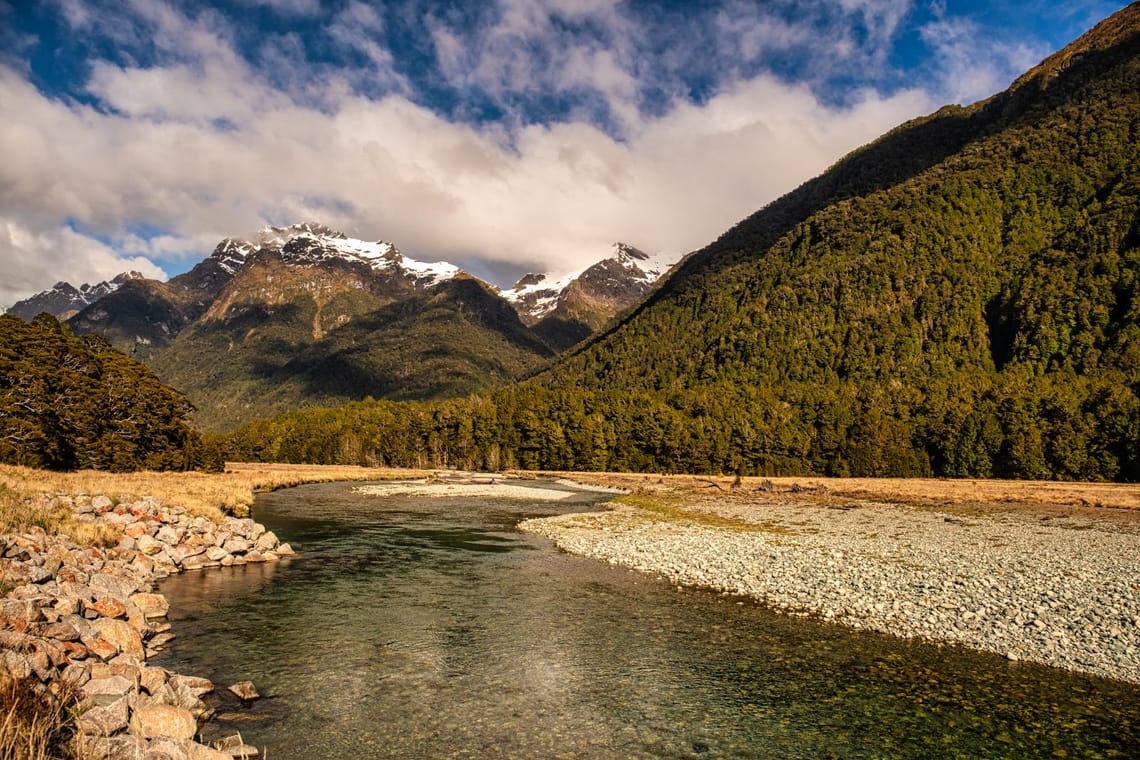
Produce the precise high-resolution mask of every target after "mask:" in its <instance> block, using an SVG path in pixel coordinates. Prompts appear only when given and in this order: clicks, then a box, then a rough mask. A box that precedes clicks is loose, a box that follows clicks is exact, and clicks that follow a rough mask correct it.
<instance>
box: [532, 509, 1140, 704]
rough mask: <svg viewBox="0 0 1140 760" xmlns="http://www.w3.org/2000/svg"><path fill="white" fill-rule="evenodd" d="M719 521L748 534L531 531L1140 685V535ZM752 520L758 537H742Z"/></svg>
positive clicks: (896, 523) (763, 518) (902, 520)
mask: <svg viewBox="0 0 1140 760" xmlns="http://www.w3.org/2000/svg"><path fill="white" fill-rule="evenodd" d="M716 511H717V513H718V514H719V515H720V517H722V518H725V517H727V518H728V519H730V520H734V521H736V524H735V525H733V526H730V527H721V526H719V525H716V524H707V522H702V521H687V520H680V521H678V520H675V519H671V520H662V519H660V518H658V517H657V516H656V515H654V514H653V513H650V512H645V511H641V510H636V509H631V508H629V507H619V508H617V509H616V510H614V511H610V512H601V513H590V514H580V515H563V516H559V517H551V518H544V519H537V520H528V521H526V522H524V523H523V524H522V525H521V527H522V528H524V529H525V530H529V531H532V532H534V533H538V534H541V535H544V536H547V537H549V538H550V539H552V540H553V541H554V542H555V544H556V545H557V546H559V547H560V548H562V549H564V550H566V551H570V552H573V553H575V554H581V555H585V556H588V557H594V558H597V559H603V560H606V561H607V562H610V563H613V564H617V565H623V566H626V567H631V568H634V569H637V570H641V571H644V572H647V573H653V574H657V575H660V576H663V577H665V578H667V579H669V580H670V581H672V582H673V583H676V584H678V585H692V586H702V587H707V588H712V589H716V590H720V591H726V592H732V593H738V594H746V595H748V596H751V597H755V598H756V599H759V600H761V601H763V602H764V603H766V604H769V605H771V606H772V607H774V608H777V609H780V610H783V611H785V612H788V613H791V614H808V615H814V616H818V617H820V618H822V619H824V620H830V621H835V622H838V623H842V624H844V625H848V626H851V627H853V628H860V629H867V630H873V631H879V632H883V633H888V634H892V635H896V636H902V637H922V638H926V639H930V640H933V641H941V642H950V643H954V644H962V645H966V646H970V647H974V648H976V649H981V650H987V651H991V652H997V653H1000V654H1002V655H1005V656H1008V657H1010V658H1011V659H1021V660H1031V661H1035V662H1040V663H1044V664H1047V665H1053V666H1057V667H1062V668H1067V669H1071V670H1077V671H1083V672H1087V673H1092V674H1096V675H1100V676H1106V677H1111V678H1118V679H1122V680H1127V681H1130V682H1133V683H1140V534H1138V532H1137V529H1136V526H1135V525H1128V524H1123V523H1120V524H1116V523H1111V522H1107V521H1093V520H1088V519H1080V518H1066V517H1047V516H1041V515H1028V514H1019V513H1013V512H1001V513H993V514H988V513H978V514H969V513H962V512H961V511H959V512H958V513H957V514H955V513H948V512H940V511H936V510H933V509H921V508H910V507H905V506H899V505H893V504H892V505H887V504H877V503H872V502H860V503H859V504H858V506H852V505H850V504H847V505H843V507H842V508H838V507H837V506H836V505H831V506H829V505H826V504H817V503H810V502H808V503H795V502H788V503H779V504H770V505H768V504H765V505H761V506H757V505H755V504H753V505H749V506H735V505H732V504H727V505H725V506H723V508H718V509H717V510H716ZM744 521H748V522H750V523H752V524H753V527H752V528H751V529H743V530H741V529H739V528H740V527H741V526H742V525H743V522H744ZM722 522H723V521H722Z"/></svg>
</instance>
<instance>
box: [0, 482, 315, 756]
mask: <svg viewBox="0 0 1140 760" xmlns="http://www.w3.org/2000/svg"><path fill="white" fill-rule="evenodd" d="M61 505H63V506H67V507H69V508H71V509H72V510H73V511H74V512H75V514H76V517H77V519H78V520H79V521H81V522H83V523H89V524H90V525H91V526H92V530H91V535H93V536H100V537H102V538H103V539H105V540H103V541H102V543H103V544H111V545H109V546H108V545H81V544H77V543H75V542H74V541H73V540H71V539H69V538H67V537H66V536H62V535H56V534H49V533H46V532H45V531H43V530H42V529H38V528H36V529H31V530H28V531H26V532H23V533H19V534H7V535H0V577H2V579H3V582H4V584H5V586H6V587H8V588H9V589H10V590H9V591H8V593H7V594H6V595H5V596H4V597H3V598H0V671H6V672H7V674H8V675H9V676H10V677H13V678H16V679H26V680H27V681H29V682H31V683H33V684H34V687H33V688H35V689H36V690H37V691H40V692H42V693H44V694H45V695H49V698H51V699H64V700H67V699H71V700H74V701H75V702H76V707H77V708H78V709H77V712H78V718H77V719H76V722H75V726H76V730H77V731H78V733H79V735H80V736H79V740H78V741H79V742H80V744H81V746H82V751H83V752H84V753H85V754H84V756H85V757H86V756H90V757H97V758H120V757H123V758H126V757H131V758H133V757H142V756H144V755H146V756H152V755H154V753H156V752H157V753H164V755H163V756H169V757H171V758H190V759H196V758H203V759H209V758H230V757H236V756H242V757H245V756H253V755H252V754H250V753H251V751H254V752H255V750H252V748H250V747H246V746H244V745H243V744H242V743H241V742H240V740H239V741H236V742H228V743H227V742H220V743H219V746H222V749H215V748H210V747H206V746H204V745H202V744H198V743H196V742H195V741H194V738H195V737H196V736H197V735H198V730H199V728H200V727H201V725H202V724H203V723H204V722H205V721H207V720H209V719H210V717H211V716H212V714H213V710H212V709H211V708H210V707H209V706H208V705H207V704H206V703H205V702H204V701H203V699H202V698H203V697H204V696H205V695H207V694H209V693H211V692H213V690H214V685H213V684H212V683H211V682H210V681H209V680H207V679H205V678H196V677H192V676H186V675H180V674H177V673H171V672H169V671H167V670H165V669H163V668H157V667H151V666H149V665H147V659H148V658H149V657H150V656H152V655H153V654H154V653H155V652H157V651H159V650H161V649H162V647H163V646H164V645H166V644H167V643H168V642H169V641H170V640H171V639H173V638H174V633H173V632H172V631H171V626H170V624H169V623H168V622H167V621H166V620H165V616H166V613H167V610H168V609H169V604H168V603H167V601H166V599H165V598H164V597H163V596H162V595H161V594H158V593H155V591H154V582H155V581H156V580H158V579H161V578H164V577H167V576H168V575H170V574H172V573H179V572H184V571H189V570H201V569H206V568H214V567H226V566H232V565H240V564H245V563H251V562H273V561H276V560H278V559H279V558H280V557H282V556H288V555H291V554H293V550H292V549H291V548H290V546H289V545H288V544H283V543H281V542H279V541H278V539H277V537H276V536H274V535H273V533H271V532H268V531H266V529H265V528H264V527H263V526H261V525H259V524H258V523H256V522H254V521H253V520H251V519H249V518H243V519H237V518H232V517H227V518H225V519H224V520H223V521H221V522H215V521H213V520H211V519H209V518H206V517H201V516H194V515H191V514H190V513H188V512H187V511H186V510H185V509H183V508H181V507H179V506H176V505H169V504H164V503H163V502H161V501H160V500H158V499H154V498H144V499H141V500H139V501H135V502H130V503H122V504H116V503H115V502H114V501H112V500H111V499H110V498H108V497H106V496H95V497H93V498H92V497H68V496H55V497H40V503H39V504H38V505H36V506H38V507H39V508H42V509H43V510H44V511H45V514H46V513H50V512H52V511H55V510H56V509H58V508H59V507H60V506H61ZM223 745H224V746H223ZM235 747H236V748H237V750H235V749H234V748H235ZM235 751H236V752H237V754H235ZM154 756H158V755H154Z"/></svg>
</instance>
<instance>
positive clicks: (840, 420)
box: [224, 372, 1140, 480]
mask: <svg viewBox="0 0 1140 760" xmlns="http://www.w3.org/2000/svg"><path fill="white" fill-rule="evenodd" d="M900 399H905V403H903V404H899V403H898V402H899V400H900ZM224 448H225V453H226V457H227V458H231V459H238V460H249V461H274V462H309V463H320V464H359V465H365V466H403V467H455V468H461V469H478V470H498V469H509V468H526V469H555V470H595V471H598V470H611V471H641V472H653V471H656V472H666V473H669V472H713V473H716V472H720V473H741V474H744V475H775V474H785V475H786V474H807V473H814V474H821V475H834V476H949V477H979V478H981V477H1002V478H1046V479H1081V480H1140V400H1138V399H1137V397H1136V395H1135V394H1134V393H1132V392H1131V391H1129V390H1127V389H1125V388H1123V387H1122V386H1121V384H1119V383H1117V382H1113V381H1111V380H1101V381H1092V380H1088V379H1085V378H1080V377H1077V376H1074V375H1070V374H1058V375H1053V376H1040V377H1034V376H1031V375H1029V374H1026V373H1023V372H1010V373H1006V374H1003V375H1002V376H999V377H997V378H995V381H991V380H989V379H982V380H981V381H979V379H978V378H972V379H971V378H969V377H965V376H964V377H962V378H961V382H955V383H950V384H946V385H945V386H944V387H943V388H942V389H941V391H940V392H938V393H932V394H929V395H926V396H925V397H922V398H919V397H918V396H917V394H916V393H915V391H914V389H903V388H899V389H894V390H893V391H887V390H870V391H869V390H867V389H861V388H860V387H858V386H857V385H855V384H839V385H835V386H832V387H821V386H815V385H810V384H805V385H795V386H784V387H781V388H780V389H779V390H777V389H772V388H755V387H742V386H733V385H725V386H713V387H707V388H704V389H702V390H701V391H688V392H676V393H661V392H641V391H633V392H622V391H606V392H589V391H569V390H567V391H552V390H549V389H543V388H540V387H536V386H523V387H520V388H516V389H511V390H507V391H503V392H499V393H497V394H494V395H490V396H473V397H470V398H467V399H462V400H453V401H446V402H439V403H434V404H411V403H397V402H388V401H372V400H367V401H363V402H358V403H353V404H348V405H346V406H343V407H338V408H334V409H317V410H309V411H303V412H295V413H292V414H287V415H284V416H282V417H279V418H277V419H274V420H268V421H260V422H254V423H251V424H249V425H246V426H245V427H243V428H241V429H240V430H238V431H236V432H235V433H233V434H231V435H230V436H228V437H227V438H226V439H225V440H224Z"/></svg>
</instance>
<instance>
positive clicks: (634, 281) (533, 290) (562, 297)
mask: <svg viewBox="0 0 1140 760" xmlns="http://www.w3.org/2000/svg"><path fill="white" fill-rule="evenodd" d="M675 262H676V257H670V256H668V255H656V256H653V255H650V254H648V253H646V252H644V251H642V250H640V249H638V248H635V247H634V246H632V245H629V244H627V243H620V242H619V243H614V244H613V245H612V246H611V247H610V254H609V256H607V257H605V258H603V259H601V260H599V261H597V262H595V263H593V264H591V265H590V266H588V267H585V268H583V269H580V270H577V271H574V272H571V273H570V274H567V275H564V276H562V277H558V278H557V279H552V278H551V277H549V276H547V275H544V274H534V273H532V274H528V275H526V276H524V277H523V278H522V279H520V280H519V281H518V282H517V283H515V285H514V287H512V288H510V289H509V290H504V291H502V296H503V297H504V298H506V299H507V300H508V301H510V302H511V304H512V305H513V306H514V307H515V310H516V311H517V312H518V313H519V316H520V317H521V318H522V320H523V322H525V323H527V324H534V323H537V322H539V321H540V320H542V319H544V318H546V317H548V316H550V315H552V314H555V313H556V312H557V311H558V309H559V307H560V306H564V305H565V304H566V303H567V299H568V298H569V296H570V293H571V289H572V288H574V289H577V290H579V291H587V297H588V298H590V299H591V300H593V301H599V302H602V301H604V302H607V303H610V304H614V305H615V306H616V307H617V309H618V310H620V308H624V307H625V306H627V305H631V304H632V303H633V302H634V301H636V300H637V299H639V298H640V297H642V296H643V295H644V294H645V293H646V292H648V290H649V288H650V287H651V286H652V285H653V284H654V283H656V282H657V280H658V279H660V278H661V276H662V275H664V274H665V273H666V272H668V271H669V269H670V268H671V267H672V266H673V264H674V263H675Z"/></svg>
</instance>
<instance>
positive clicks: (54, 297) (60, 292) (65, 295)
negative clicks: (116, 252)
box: [8, 271, 143, 322]
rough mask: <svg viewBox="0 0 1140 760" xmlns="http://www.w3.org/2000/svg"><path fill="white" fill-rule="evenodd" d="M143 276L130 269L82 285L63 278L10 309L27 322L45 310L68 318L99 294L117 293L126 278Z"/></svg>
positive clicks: (97, 297)
mask: <svg viewBox="0 0 1140 760" xmlns="http://www.w3.org/2000/svg"><path fill="white" fill-rule="evenodd" d="M142 278H143V276H142V274H141V273H139V272H134V271H131V272H123V273H122V274H119V275H117V276H115V277H113V278H112V279H110V280H103V281H102V282H98V283H95V284H93V285H92V284H89V283H84V284H82V285H80V286H79V287H76V286H74V285H72V284H71V283H69V282H63V281H60V282H57V283H56V284H55V285H53V286H52V287H51V288H49V289H48V290H44V291H42V292H40V293H37V294H35V295H34V296H30V297H28V298H25V299H24V300H22V301H18V302H16V303H15V304H13V305H12V306H11V307H10V308H9V309H8V313H9V314H15V315H16V316H17V317H20V318H21V319H23V320H24V321H25V322H27V321H31V319H32V318H33V317H34V316H36V315H37V314H40V313H42V312H45V311H46V312H47V313H49V314H51V315H52V316H54V317H56V318H58V319H68V318H69V317H72V316H74V315H75V314H77V313H78V312H79V311H80V310H81V309H83V308H85V307H87V306H90V305H91V304H93V303H95V302H96V301H98V300H99V299H100V298H103V297H104V296H106V295H110V294H111V293H114V292H115V291H116V290H118V289H119V286H121V285H122V284H123V283H124V282H127V281H129V280H141V279H142Z"/></svg>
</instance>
